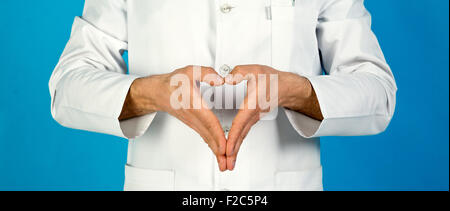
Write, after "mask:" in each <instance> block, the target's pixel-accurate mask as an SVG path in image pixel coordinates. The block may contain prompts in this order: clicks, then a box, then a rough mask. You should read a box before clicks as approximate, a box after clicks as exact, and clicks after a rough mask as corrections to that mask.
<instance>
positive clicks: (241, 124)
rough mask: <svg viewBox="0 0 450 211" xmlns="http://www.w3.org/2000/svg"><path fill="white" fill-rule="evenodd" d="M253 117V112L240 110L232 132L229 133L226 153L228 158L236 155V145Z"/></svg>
mask: <svg viewBox="0 0 450 211" xmlns="http://www.w3.org/2000/svg"><path fill="white" fill-rule="evenodd" d="M251 116H252V112H249V110H240V111H239V112H238V113H237V115H236V117H235V118H234V120H233V123H232V125H231V129H230V132H229V133H228V140H227V151H226V154H227V156H232V155H234V153H235V152H234V149H235V146H236V143H237V141H238V140H239V138H240V136H241V134H242V131H243V129H244V128H245V126H246V125H247V124H248V122H249V121H250V119H251Z"/></svg>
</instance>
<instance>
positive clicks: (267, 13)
mask: <svg viewBox="0 0 450 211" xmlns="http://www.w3.org/2000/svg"><path fill="white" fill-rule="evenodd" d="M370 26H371V18H370V14H369V13H368V12H367V11H366V9H365V7H364V5H363V0H296V1H295V0H245V1H242V0H214V1H212V0H189V1H186V0H86V3H85V9H84V13H83V16H82V17H77V18H75V22H74V24H73V29H72V34H71V38H70V40H69V42H68V44H67V46H66V49H65V51H64V53H63V55H62V57H61V59H60V61H59V64H58V65H57V67H56V69H55V70H54V73H53V75H52V77H51V79H50V83H49V86H50V93H51V97H52V106H51V108H52V115H53V117H54V118H55V120H57V121H58V122H59V123H60V124H62V125H64V126H67V127H71V128H76V129H82V130H89V131H94V132H100V133H107V134H112V135H116V136H120V137H125V138H128V139H129V140H130V141H129V149H128V150H129V152H128V163H127V165H126V167H125V175H126V179H125V190H322V189H323V187H322V167H321V164H320V147H319V138H318V137H321V136H352V135H369V134H377V133H380V132H382V131H384V130H385V128H386V127H387V126H388V124H389V122H390V120H391V118H392V115H393V113H394V108H395V94H396V90H397V88H396V84H395V81H394V77H393V75H392V73H391V70H390V68H389V66H388V65H387V64H386V61H385V59H384V56H383V54H382V51H381V49H380V47H379V44H378V41H377V39H376V37H375V35H374V34H373V32H372V31H371V27H370ZM124 51H128V55H129V74H126V72H127V68H126V64H125V62H124V60H123V59H122V54H123V52H124ZM322 67H323V69H324V70H325V72H326V75H322ZM260 76H267V77H265V79H267V80H262V79H264V77H260ZM186 80H187V81H186ZM202 82H206V83H209V84H211V85H212V86H208V85H205V83H202ZM261 84H262V85H263V86H260V85H261ZM273 84H275V85H273ZM246 85H247V86H246ZM264 85H267V86H264ZM264 87H265V88H267V89H263V88H264ZM230 90H231V92H230ZM242 90H245V91H247V92H246V93H247V95H246V96H243V97H239V96H240V95H239V94H238V93H241V91H242ZM264 90H265V91H264ZM269 90H272V91H274V90H275V91H276V93H275V95H272V94H269ZM204 93H210V95H207V96H208V97H205V96H204V95H203V94H204ZM230 93H231V94H230ZM186 94H187V95H188V97H186ZM263 95H265V96H263ZM269 95H270V97H268V96H269ZM251 96H253V97H251ZM255 96H256V97H255ZM244 97H245V98H244ZM207 98H211V99H207ZM260 99H265V100H266V99H267V100H269V105H270V106H269V108H267V106H266V107H265V108H262V107H261V105H260V104H261V100H260ZM273 99H277V100H276V101H273ZM195 102H197V106H196V105H194V104H196V103H195ZM211 103H213V104H214V105H215V106H211ZM199 105H200V106H199ZM227 105H233V106H231V107H230V106H227ZM239 105H240V107H239V110H237V108H238V106H239ZM251 105H253V106H251ZM230 108H231V109H230ZM276 108H278V109H276ZM277 110H278V112H277ZM261 118H262V119H261ZM205 142H206V144H205ZM208 146H209V148H210V150H208ZM238 154H239V155H238Z"/></svg>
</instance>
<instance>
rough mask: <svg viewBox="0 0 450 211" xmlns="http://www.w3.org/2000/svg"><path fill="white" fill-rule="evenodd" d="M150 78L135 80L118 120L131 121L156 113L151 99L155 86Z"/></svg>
mask: <svg viewBox="0 0 450 211" xmlns="http://www.w3.org/2000/svg"><path fill="white" fill-rule="evenodd" d="M154 82H155V80H154V78H152V77H148V78H139V79H136V80H135V81H134V82H133V83H132V85H131V87H130V89H129V91H128V94H127V97H126V99H125V102H124V104H123V108H122V112H121V114H120V116H119V120H120V121H122V120H126V119H131V118H134V117H139V116H143V115H146V114H150V113H153V112H156V108H155V106H154V100H152V97H151V96H153V94H152V93H154V91H155V86H156V84H155V83H154Z"/></svg>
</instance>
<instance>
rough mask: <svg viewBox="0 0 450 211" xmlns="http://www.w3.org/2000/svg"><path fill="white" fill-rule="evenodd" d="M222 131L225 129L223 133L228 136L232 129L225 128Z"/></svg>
mask: <svg viewBox="0 0 450 211" xmlns="http://www.w3.org/2000/svg"><path fill="white" fill-rule="evenodd" d="M222 129H223V132H225V134H226V135H228V133H229V132H230V127H227V126H225V127H223V128H222Z"/></svg>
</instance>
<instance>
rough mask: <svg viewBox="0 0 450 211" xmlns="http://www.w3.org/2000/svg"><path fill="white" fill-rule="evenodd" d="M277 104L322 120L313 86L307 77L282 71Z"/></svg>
mask: <svg viewBox="0 0 450 211" xmlns="http://www.w3.org/2000/svg"><path fill="white" fill-rule="evenodd" d="M280 86H282V87H280V94H279V97H280V98H279V100H280V101H279V104H280V106H282V107H285V108H287V109H289V110H293V111H296V112H299V113H302V114H304V115H306V116H309V117H311V118H313V119H316V120H319V121H322V120H323V119H324V117H323V115H322V111H321V109H320V105H319V101H318V99H317V96H316V93H315V91H314V88H313V87H312V85H311V83H310V82H309V80H308V79H306V78H304V77H302V76H299V75H297V74H294V73H283V74H281V76H280Z"/></svg>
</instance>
